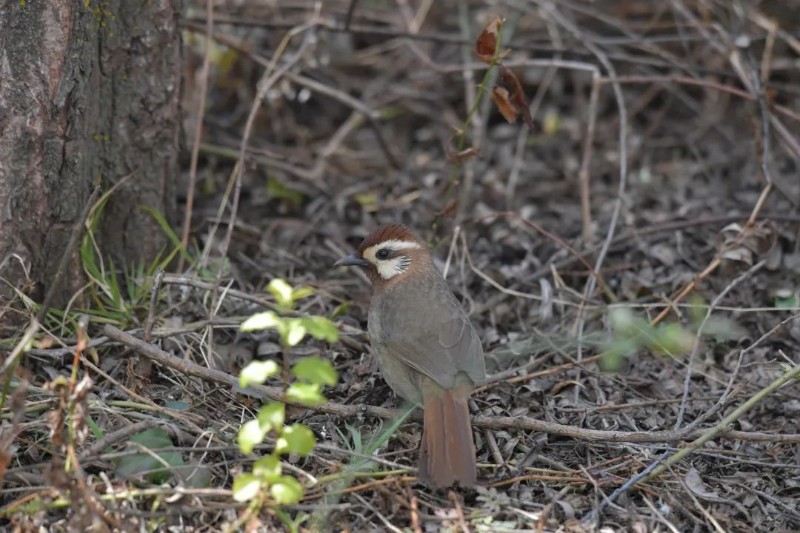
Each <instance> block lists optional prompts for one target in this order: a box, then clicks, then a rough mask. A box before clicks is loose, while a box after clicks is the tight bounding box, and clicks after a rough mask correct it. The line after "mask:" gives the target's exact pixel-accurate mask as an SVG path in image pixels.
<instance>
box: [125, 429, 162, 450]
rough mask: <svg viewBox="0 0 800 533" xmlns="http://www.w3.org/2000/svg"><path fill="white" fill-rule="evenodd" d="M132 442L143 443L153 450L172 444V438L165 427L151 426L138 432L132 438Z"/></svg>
mask: <svg viewBox="0 0 800 533" xmlns="http://www.w3.org/2000/svg"><path fill="white" fill-rule="evenodd" d="M130 441H131V442H135V443H137V444H141V445H142V446H145V447H147V448H150V449H151V450H157V449H158V448H166V447H168V446H172V439H171V438H169V434H168V433H167V432H166V431H165V430H164V429H163V428H151V429H146V430H144V431H142V432H141V433H137V434H136V435H134V436H133V437H131V438H130Z"/></svg>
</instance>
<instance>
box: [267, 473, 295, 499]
mask: <svg viewBox="0 0 800 533" xmlns="http://www.w3.org/2000/svg"><path fill="white" fill-rule="evenodd" d="M269 491H270V493H271V494H272V497H273V498H275V501H276V502H277V503H281V504H284V505H291V504H293V503H297V502H299V501H300V499H301V498H302V497H303V486H302V485H300V482H299V481H297V480H296V479H295V478H293V477H291V476H281V478H280V480H279V481H278V482H277V483H275V484H273V485H272V486H271V487H270V488H269Z"/></svg>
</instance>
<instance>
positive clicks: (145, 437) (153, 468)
mask: <svg viewBox="0 0 800 533" xmlns="http://www.w3.org/2000/svg"><path fill="white" fill-rule="evenodd" d="M130 441H131V442H133V443H136V444H139V445H141V446H143V447H145V448H147V449H149V450H152V451H154V452H156V453H155V454H153V453H136V454H133V455H128V456H125V457H123V458H122V459H120V461H119V463H118V464H117V468H116V473H117V475H119V476H120V477H122V478H132V477H136V476H140V475H143V474H144V475H146V477H147V479H148V480H150V481H151V482H153V483H163V482H165V481H166V480H167V479H169V477H170V476H171V475H172V471H171V470H172V468H174V467H181V466H183V465H184V461H183V456H182V455H181V453H180V452H166V451H158V450H159V449H160V448H167V447H170V446H172V445H173V443H172V439H171V438H170V437H169V434H167V432H166V431H165V430H164V429H162V428H152V429H147V430H145V431H142V432H141V433H138V434H136V435H134V436H133V437H131V439H130ZM165 464H166V465H167V466H168V467H169V468H167V467H165Z"/></svg>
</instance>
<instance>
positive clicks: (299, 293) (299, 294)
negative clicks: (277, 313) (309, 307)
mask: <svg viewBox="0 0 800 533" xmlns="http://www.w3.org/2000/svg"><path fill="white" fill-rule="evenodd" d="M314 292H315V291H314V287H297V288H296V289H294V290H292V300H293V301H295V302H296V301H297V300H302V299H303V298H308V297H309V296H311V295H313V294H314Z"/></svg>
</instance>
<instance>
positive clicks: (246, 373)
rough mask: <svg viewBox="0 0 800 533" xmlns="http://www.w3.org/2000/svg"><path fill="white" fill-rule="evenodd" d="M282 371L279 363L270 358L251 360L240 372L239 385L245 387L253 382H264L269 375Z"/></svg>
mask: <svg viewBox="0 0 800 533" xmlns="http://www.w3.org/2000/svg"><path fill="white" fill-rule="evenodd" d="M279 371H280V367H279V366H278V363H276V362H275V361H273V360H271V359H268V360H266V361H250V362H249V363H248V364H247V366H246V367H244V368H243V369H242V371H241V372H240V373H239V386H240V387H242V388H243V389H244V388H246V387H247V386H248V385H249V384H251V383H264V382H265V381H266V380H267V378H268V377H270V376H274V375H275V374H277V373H278V372H279Z"/></svg>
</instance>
